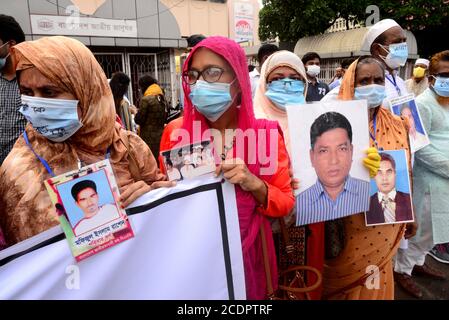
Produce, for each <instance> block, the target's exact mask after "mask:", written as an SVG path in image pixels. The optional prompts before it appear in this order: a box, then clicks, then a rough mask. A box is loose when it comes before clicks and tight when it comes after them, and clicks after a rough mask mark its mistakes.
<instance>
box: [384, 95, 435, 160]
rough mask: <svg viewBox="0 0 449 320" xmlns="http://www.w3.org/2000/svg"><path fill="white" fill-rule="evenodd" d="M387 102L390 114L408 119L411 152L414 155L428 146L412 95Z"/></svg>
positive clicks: (426, 136) (428, 141)
mask: <svg viewBox="0 0 449 320" xmlns="http://www.w3.org/2000/svg"><path fill="white" fill-rule="evenodd" d="M389 102H390V108H391V112H393V113H394V114H395V115H397V116H401V117H404V118H406V119H408V123H409V125H410V128H409V130H408V136H409V140H410V149H411V152H412V153H414V152H416V151H418V150H419V149H422V148H424V147H425V146H427V145H428V144H430V140H429V137H428V135H427V132H426V128H424V125H423V124H422V121H421V115H420V114H419V110H418V108H417V107H416V103H415V98H414V95H413V94H409V95H406V96H402V97H398V98H394V99H391V100H390V101H389Z"/></svg>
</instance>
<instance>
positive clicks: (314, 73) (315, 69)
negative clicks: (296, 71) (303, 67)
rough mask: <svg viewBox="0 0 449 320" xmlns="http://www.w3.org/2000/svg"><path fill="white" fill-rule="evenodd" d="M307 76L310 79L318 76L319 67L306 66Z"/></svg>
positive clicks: (313, 65) (314, 65)
mask: <svg viewBox="0 0 449 320" xmlns="http://www.w3.org/2000/svg"><path fill="white" fill-rule="evenodd" d="M307 74H308V75H309V76H311V77H316V76H317V75H319V74H320V66H317V65H316V64H312V65H310V66H307Z"/></svg>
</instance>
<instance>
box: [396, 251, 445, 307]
mask: <svg viewBox="0 0 449 320" xmlns="http://www.w3.org/2000/svg"><path fill="white" fill-rule="evenodd" d="M426 261H427V263H429V265H430V266H431V267H433V268H435V269H437V270H439V271H441V272H443V273H444V274H446V277H447V278H448V279H449V264H442V263H440V262H438V261H436V260H435V259H433V258H432V257H430V256H429V255H428V256H427V259H426ZM414 279H416V282H417V283H418V285H419V287H420V289H421V290H422V291H423V298H422V299H425V300H449V280H443V281H442V280H433V279H429V278H426V277H414ZM395 292H396V294H395V295H396V300H417V299H415V298H414V297H412V296H410V295H409V294H408V293H407V292H405V291H404V290H403V289H402V288H400V287H399V286H398V285H396V290H395Z"/></svg>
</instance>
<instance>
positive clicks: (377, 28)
mask: <svg viewBox="0 0 449 320" xmlns="http://www.w3.org/2000/svg"><path fill="white" fill-rule="evenodd" d="M362 51H364V52H366V53H368V52H370V53H371V54H372V55H373V56H374V57H376V58H378V59H379V60H380V61H382V62H383V63H384V64H385V67H386V69H387V71H386V75H385V80H386V81H385V89H386V94H387V98H386V99H391V98H396V97H400V96H404V95H406V94H408V93H409V92H408V90H407V88H406V86H405V82H404V80H403V79H402V78H401V77H399V76H398V75H397V73H398V69H399V67H403V66H404V65H405V63H406V62H407V58H408V47H407V37H406V34H405V31H404V29H402V28H401V26H400V25H399V24H397V22H396V21H394V20H392V19H384V20H381V21H379V22H378V23H376V24H375V25H373V26H372V27H370V28H369V29H368V32H367V33H366V34H365V38H364V39H363V44H362ZM383 105H384V106H385V107H387V106H388V105H389V104H388V101H384V103H383Z"/></svg>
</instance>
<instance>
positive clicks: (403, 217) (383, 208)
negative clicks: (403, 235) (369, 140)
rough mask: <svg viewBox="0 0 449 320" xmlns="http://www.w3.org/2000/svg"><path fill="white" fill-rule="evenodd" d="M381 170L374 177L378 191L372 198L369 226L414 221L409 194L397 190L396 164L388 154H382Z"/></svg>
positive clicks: (368, 217) (368, 218) (368, 214)
mask: <svg viewBox="0 0 449 320" xmlns="http://www.w3.org/2000/svg"><path fill="white" fill-rule="evenodd" d="M380 156H381V160H380V168H379V171H378V173H377V175H376V177H374V180H375V182H376V186H377V189H378V191H377V192H376V193H374V194H373V195H372V196H371V198H370V209H369V212H368V213H367V215H366V223H367V225H371V224H387V223H397V222H405V221H412V220H413V213H412V208H411V199H410V194H409V193H404V192H401V191H398V190H396V162H395V160H394V158H393V157H392V156H391V155H389V154H388V153H381V154H380Z"/></svg>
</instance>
